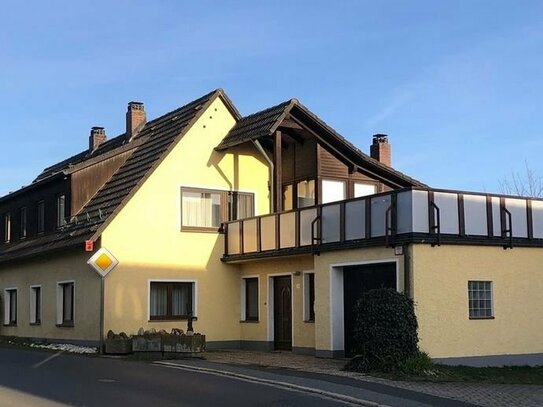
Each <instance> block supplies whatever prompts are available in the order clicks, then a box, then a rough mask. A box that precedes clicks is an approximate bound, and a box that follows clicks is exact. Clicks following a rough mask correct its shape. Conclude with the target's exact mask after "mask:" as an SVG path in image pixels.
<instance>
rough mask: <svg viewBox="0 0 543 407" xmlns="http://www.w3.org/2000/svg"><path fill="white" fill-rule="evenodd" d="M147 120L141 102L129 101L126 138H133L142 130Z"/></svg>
mask: <svg viewBox="0 0 543 407" xmlns="http://www.w3.org/2000/svg"><path fill="white" fill-rule="evenodd" d="M146 121H147V119H146V117H145V109H144V107H143V103H141V102H129V103H128V110H127V112H126V139H127V140H128V141H130V140H132V139H133V138H134V136H135V135H136V134H138V133H139V132H140V130H141V129H142V127H143V126H144V125H145V122H146Z"/></svg>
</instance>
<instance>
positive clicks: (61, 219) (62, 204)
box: [57, 195, 66, 228]
mask: <svg viewBox="0 0 543 407" xmlns="http://www.w3.org/2000/svg"><path fill="white" fill-rule="evenodd" d="M64 225H66V195H59V196H57V228H60V227H62V226H64Z"/></svg>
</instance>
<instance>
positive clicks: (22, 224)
mask: <svg viewBox="0 0 543 407" xmlns="http://www.w3.org/2000/svg"><path fill="white" fill-rule="evenodd" d="M26 219H27V218H26V207H22V208H21V209H20V210H19V238H20V239H24V238H25V237H26Z"/></svg>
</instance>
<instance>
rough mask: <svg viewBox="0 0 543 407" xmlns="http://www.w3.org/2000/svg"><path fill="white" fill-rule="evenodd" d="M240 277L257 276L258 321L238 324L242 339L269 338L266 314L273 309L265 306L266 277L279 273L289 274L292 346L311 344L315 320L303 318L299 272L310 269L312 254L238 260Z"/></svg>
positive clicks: (259, 339) (312, 345) (301, 280)
mask: <svg viewBox="0 0 543 407" xmlns="http://www.w3.org/2000/svg"><path fill="white" fill-rule="evenodd" d="M240 267H241V277H242V278H243V277H258V278H259V297H260V298H259V321H258V322H244V323H242V324H241V337H240V339H241V340H242V341H270V342H271V341H273V338H272V337H269V336H268V329H269V324H270V322H271V321H270V316H271V317H273V310H271V309H269V307H268V303H269V296H270V295H273V293H270V284H269V283H270V278H273V277H278V276H280V275H289V276H291V279H292V309H293V319H292V326H293V343H292V345H293V347H295V348H314V347H315V324H314V323H313V322H306V321H304V316H303V300H304V294H303V293H304V286H303V273H304V272H307V271H313V256H312V255H305V256H298V257H288V258H278V259H266V260H262V261H257V262H250V263H242V264H241V265H240Z"/></svg>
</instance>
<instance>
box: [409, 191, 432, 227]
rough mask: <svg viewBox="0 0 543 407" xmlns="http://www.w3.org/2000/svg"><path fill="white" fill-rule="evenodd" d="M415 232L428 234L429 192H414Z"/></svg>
mask: <svg viewBox="0 0 543 407" xmlns="http://www.w3.org/2000/svg"><path fill="white" fill-rule="evenodd" d="M412 193H413V232H415V233H428V232H429V229H430V226H429V219H428V192H427V191H413V192H412Z"/></svg>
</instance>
